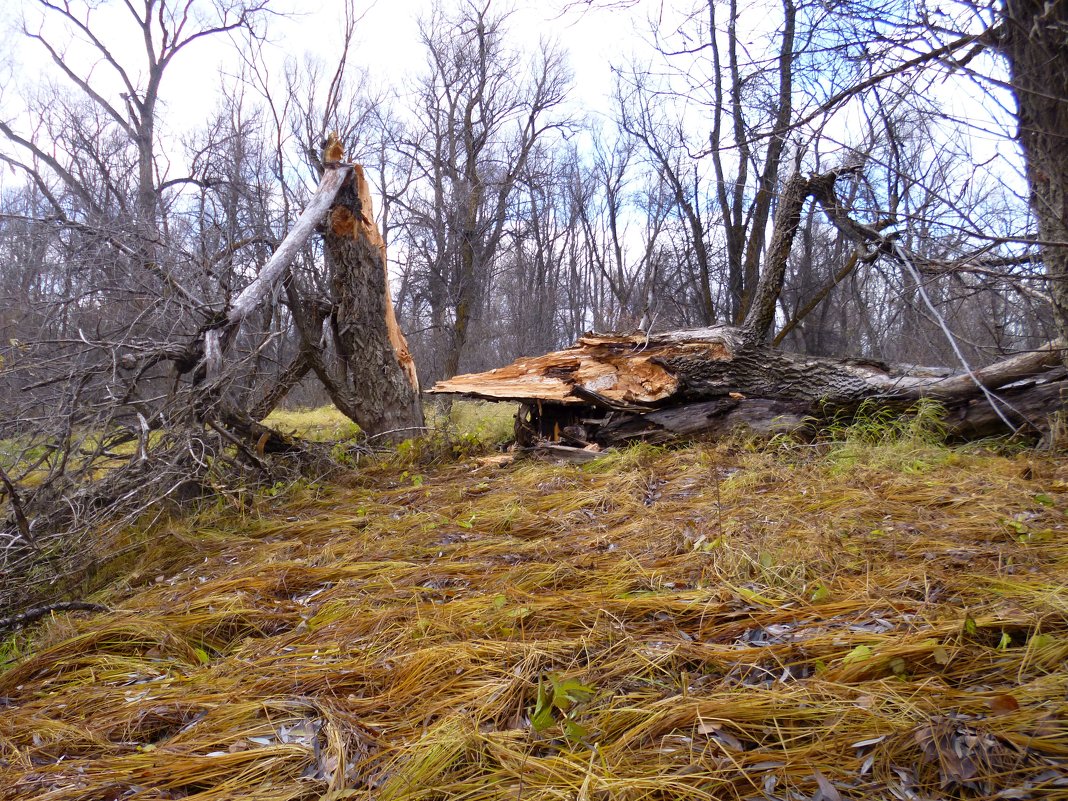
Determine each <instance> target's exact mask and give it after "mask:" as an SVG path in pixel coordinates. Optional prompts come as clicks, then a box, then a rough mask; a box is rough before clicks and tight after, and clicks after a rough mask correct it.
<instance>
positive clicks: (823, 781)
mask: <svg viewBox="0 0 1068 801" xmlns="http://www.w3.org/2000/svg"><path fill="white" fill-rule="evenodd" d="M812 775H813V776H815V777H816V784H818V785H819V787H820V792H821V793H823V799H824V801H842V794H841V793H840V792H838V788H837V787H835V786H834V785H833V784H831V780H830V779H828V778H827V777H826V776H824V775H823V774H822V773H820V772H819V771H818V770H813V771H812Z"/></svg>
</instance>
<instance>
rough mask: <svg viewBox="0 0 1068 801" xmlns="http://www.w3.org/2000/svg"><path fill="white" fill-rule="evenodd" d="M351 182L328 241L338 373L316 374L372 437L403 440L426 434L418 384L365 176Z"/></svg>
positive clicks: (356, 171)
mask: <svg viewBox="0 0 1068 801" xmlns="http://www.w3.org/2000/svg"><path fill="white" fill-rule="evenodd" d="M350 176H351V177H350V178H349V179H348V180H346V181H345V183H344V184H342V186H341V189H340V190H339V191H338V193H337V196H336V198H335V201H334V205H333V207H332V208H331V210H330V215H329V218H328V219H327V223H326V230H325V232H324V235H323V241H324V245H325V249H326V264H327V269H328V272H329V273H330V275H331V276H332V282H333V285H332V287H331V289H332V292H333V298H332V300H333V306H334V310H333V313H332V315H331V318H330V321H329V324H330V331H331V334H332V337H333V340H334V346H335V348H336V351H337V353H336V356H337V358H336V360H335V365H334V369H333V370H329V371H326V372H324V371H323V369H322V367H321V366H320V367H319V369H317V370H316V372H317V373H318V374H319V376H320V378H321V379H322V380H323V383H324V384H325V385H326V389H327V391H328V392H329V393H330V396H331V398H332V399H333V400H334V403H335V404H336V405H337V406H338V408H339V409H341V410H342V411H343V412H345V414H347V415H348V416H349V417H351V418H352V419H353V420H355V421H356V422H357V424H359V426H360V428H362V429H363V430H364V432H365V433H366V434H368V435H370V436H382V437H385V438H386V439H387V440H400V439H404V438H405V437H407V436H411V435H412V433H413V431H414V430H416V429H419V428H421V427H422V426H423V408H422V403H421V401H420V397H419V379H418V377H417V375H416V370H415V362H414V361H413V360H412V356H411V353H410V352H409V351H408V343H407V342H406V341H405V339H404V335H403V334H402V333H401V330H400V326H399V325H398V324H397V318H396V315H395V314H394V311H393V301H392V299H391V297H390V292H389V281H388V276H387V273H386V246H385V242H384V241H383V240H382V236H381V234H379V232H378V228H377V227H376V226H375V224H374V221H373V216H372V209H371V193H370V189H369V187H368V184H367V179H366V178H365V177H364V174H363V168H362V167H360V166H359V165H356V166H354V167H353V168H352V172H351V174H350ZM383 322H384V324H383ZM320 365H321V362H320Z"/></svg>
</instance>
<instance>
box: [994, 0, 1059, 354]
mask: <svg viewBox="0 0 1068 801" xmlns="http://www.w3.org/2000/svg"><path fill="white" fill-rule="evenodd" d="M1003 13H1004V16H1005V23H1004V26H1005V33H1004V35H1003V37H1002V39H1001V50H1002V52H1003V53H1004V54H1005V56H1006V58H1007V59H1008V61H1009V68H1010V70H1011V73H1012V86H1013V89H1014V91H1015V95H1016V103H1017V116H1018V118H1019V137H1020V145H1021V146H1022V148H1023V152H1024V158H1025V160H1026V163H1027V180H1028V183H1029V184H1030V187H1031V207H1032V209H1034V212H1035V217H1036V218H1037V220H1038V235H1039V239H1040V240H1041V242H1042V258H1043V261H1045V263H1046V274H1047V275H1048V276H1049V279H1050V281H1049V289H1050V296H1051V299H1052V301H1053V310H1054V315H1055V319H1056V324H1057V327H1058V334H1059V335H1060V336H1061V337H1068V155H1066V154H1068V35H1066V34H1065V31H1066V30H1068V3H1064V2H1047V0H1006V2H1005V5H1004V12H1003ZM1064 359H1065V365H1066V366H1068V353H1066V354H1065V355H1064Z"/></svg>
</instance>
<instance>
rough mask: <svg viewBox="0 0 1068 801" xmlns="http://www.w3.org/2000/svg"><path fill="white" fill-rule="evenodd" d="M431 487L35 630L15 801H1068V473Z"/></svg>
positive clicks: (876, 473) (297, 525) (668, 455)
mask: <svg viewBox="0 0 1068 801" xmlns="http://www.w3.org/2000/svg"><path fill="white" fill-rule="evenodd" d="M850 447H853V448H854V450H852V451H851V450H850V449H849V448H850ZM880 449H881V450H880ZM411 472H412V471H411V469H410V467H409V468H405V469H402V466H398V465H394V466H389V465H381V466H379V467H377V468H371V469H366V470H364V471H363V472H361V473H360V474H358V475H354V476H353V478H352V481H351V486H349V487H335V488H331V489H330V490H329V491H327V492H323V493H320V494H318V495H313V494H311V493H305V494H304V495H303V497H298V498H295V499H293V500H291V501H290V502H289V504H288V506H286V507H285V508H280V509H277V510H275V511H274V512H269V511H264V512H262V514H260V515H259V516H255V515H249V514H245V516H244V517H242V518H241V519H237V520H233V519H231V520H229V521H228V522H226V523H225V525H223V524H222V523H216V524H215V527H210V526H209V524H208V521H203V522H202V523H201V526H202V528H201V530H199V531H198V532H197V533H196V534H195V535H191V534H188V533H181V532H172V536H175V537H182V538H184V539H185V541H186V545H185V548H186V550H187V557H188V558H187V559H186V561H185V563H184V564H183V565H172V567H171V568H169V569H167V570H165V571H163V572H161V573H159V574H158V575H157V574H156V573H155V570H156V569H157V568H156V566H154V565H152V564H151V563H150V562H146V564H144V565H143V566H142V568H141V570H140V572H139V573H136V574H134V575H132V576H131V577H130V578H129V580H128V582H127V584H125V585H124V586H123V587H122V588H118V589H115V590H113V594H112V596H111V597H110V600H111V602H113V603H114V605H115V606H116V607H117V608H118V610H117V611H115V612H114V613H112V614H107V615H98V616H95V617H92V618H89V619H85V618H78V617H76V616H69V617H62V618H60V617H57V618H56V619H54V620H52V621H51V622H50V623H49V624H48V625H47V626H46V627H44V628H42V629H40V630H38V631H37V632H36V634H35V635H34V640H33V642H32V643H30V644H27V643H26V642H25V641H24V642H23V643H22V645H23V647H29V648H31V649H32V650H31V653H30V654H29V655H24V656H22V657H21V658H19V659H18V660H17V661H15V662H14V663H13V664H11V665H10V666H9V667H8V669H7V670H6V671H5V672H3V673H2V674H0V704H2V705H3V706H4V709H3V710H2V712H0V798H4V799H40V800H41V801H74V800H75V799H78V800H79V801H90V800H91V801H103V799H120V798H123V799H125V798H135V799H164V798H196V799H201V800H203V801H207V799H218V800H219V801H222V799H238V798H240V799H257V800H259V801H276V800H277V801H281V800H282V799H320V800H321V801H329V800H330V799H337V800H338V801H340V799H367V800H368V801H370V799H376V801H377V800H381V801H385V800H387V799H389V800H399V799H413V800H414V799H470V800H471V801H478V800H481V799H503V798H508V799H531V800H533V799H574V800H575V801H590V800H593V799H603V800H604V801H607V800H608V799H627V800H628V801H631V800H634V801H637V799H668V798H687V799H690V798H693V799H710V800H711V799H716V800H719V799H810V798H816V797H822V798H823V799H828V800H830V801H833V799H836V798H853V799H884V798H885V799H891V798H901V799H936V798H991V799H993V798H1006V799H1010V798H1035V799H1039V798H1041V799H1053V798H1068V773H1066V766H1068V722H1066V715H1068V672H1066V671H1065V659H1066V657H1068V593H1066V592H1065V581H1066V578H1068V536H1066V521H1068V518H1066V508H1068V465H1066V464H1065V462H1064V461H1063V460H1061V461H1057V460H1054V459H1052V458H1046V457H1041V456H1036V455H1034V454H1019V455H1009V456H1004V455H1000V456H999V455H994V454H984V453H980V452H973V453H968V452H963V451H951V450H947V449H943V448H938V447H934V446H929V445H926V444H923V443H919V444H915V443H914V444H912V445H909V446H907V447H902V446H900V445H875V446H872V447H871V448H869V449H868V450H867V451H866V455H865V458H859V457H858V451H856V450H855V446H852V445H851V446H848V447H847V446H841V447H836V448H832V449H831V450H830V451H829V452H828V451H827V448H806V447H800V446H785V447H783V448H782V449H779V450H775V451H765V452H750V451H747V450H745V449H743V448H735V449H733V450H728V449H725V448H722V449H715V448H712V447H710V446H705V447H701V446H698V447H693V448H689V449H684V450H678V451H658V450H654V449H649V448H635V449H632V450H629V451H625V452H622V453H618V454H613V455H610V456H608V457H606V458H604V459H601V460H598V461H595V462H592V463H590V464H588V465H585V466H583V467H575V466H552V465H546V464H540V463H531V462H526V463H517V464H514V465H498V464H493V463H492V462H491V461H490V460H483V461H481V462H477V461H466V462H461V463H457V464H452V465H447V466H445V467H441V468H435V469H432V470H429V471H424V472H423V473H421V474H420V476H419V481H418V482H416V481H413V477H412V475H411Z"/></svg>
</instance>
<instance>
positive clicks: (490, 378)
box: [429, 334, 730, 406]
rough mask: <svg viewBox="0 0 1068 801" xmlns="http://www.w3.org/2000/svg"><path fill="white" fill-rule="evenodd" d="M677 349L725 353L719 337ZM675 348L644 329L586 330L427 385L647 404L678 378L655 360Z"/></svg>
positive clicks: (489, 394)
mask: <svg viewBox="0 0 1068 801" xmlns="http://www.w3.org/2000/svg"><path fill="white" fill-rule="evenodd" d="M682 349H684V350H686V351H687V352H691V353H695V354H696V352H699V353H700V355H701V356H702V357H704V358H706V359H710V360H717V361H719V360H724V359H729V358H730V352H729V350H728V349H727V347H726V346H725V344H724V343H722V342H716V341H707V342H689V343H686V345H685V346H683V347H682ZM679 351H680V345H679V344H677V343H673V342H658V341H653V342H650V341H649V340H647V339H646V337H645V336H644V335H643V334H633V335H626V336H585V337H582V338H581V339H580V340H579V341H578V342H577V343H576V344H575V345H573V346H572V347H570V348H568V349H566V350H561V351H556V352H554V353H548V354H545V355H544V356H534V357H530V358H525V359H518V360H517V361H515V362H513V363H512V364H509V365H507V366H505V367H499V368H497V369H495V370H490V371H488V372H485V373H477V374H468V375H460V376H456V377H455V378H450V379H447V380H445V381H439V382H438V383H437V384H435V385H434V387H433V388H432V389H430V390H429V391H430V392H432V393H456V394H463V395H471V396H474V397H478V398H485V399H487V400H511V401H529V400H532V399H536V400H541V401H549V402H554V403H561V404H568V405H589V404H590V401H591V398H596V399H598V400H601V402H602V405H607V406H610V405H619V406H631V405H644V404H651V403H655V402H657V401H662V400H664V399H665V398H669V397H671V396H672V395H674V394H675V392H676V391H677V390H678V388H679V382H678V379H677V378H676V377H675V376H674V375H672V374H671V373H670V372H668V371H667V370H666V369H664V367H662V366H661V365H660V364H658V363H656V360H657V358H658V357H663V356H666V355H669V354H674V355H677V354H678V353H679Z"/></svg>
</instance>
